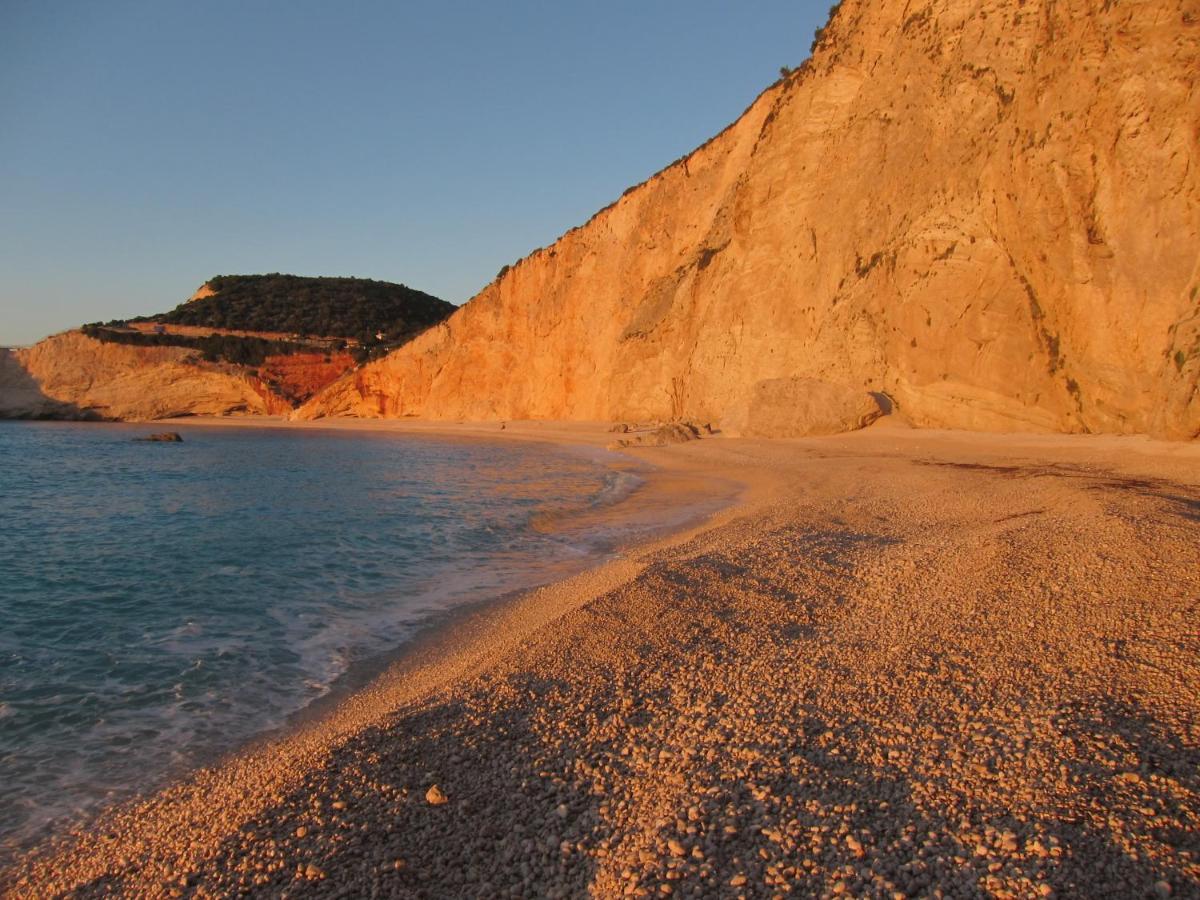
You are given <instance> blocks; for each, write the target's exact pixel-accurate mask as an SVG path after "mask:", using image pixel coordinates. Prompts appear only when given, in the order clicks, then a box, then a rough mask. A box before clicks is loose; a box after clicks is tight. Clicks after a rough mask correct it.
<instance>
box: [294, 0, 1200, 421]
mask: <svg viewBox="0 0 1200 900" xmlns="http://www.w3.org/2000/svg"><path fill="white" fill-rule="evenodd" d="M1198 30H1200V18H1198V17H1197V16H1196V15H1195V12H1194V4H1193V3H1191V2H1190V0H1187V2H1180V0H1147V2H1143V3H1138V4H1126V3H1104V4H1100V3H1061V2H1054V0H1027V2H1023V3H1019V4H1014V3H1005V2H996V0H977V2H965V0H932V2H924V3H919V4H906V3H896V2H887V0H874V2H865V0H844V2H842V3H841V4H840V6H839V7H838V9H837V11H836V13H835V14H834V15H833V17H832V19H831V20H830V22H829V24H828V25H827V27H826V28H825V29H823V31H822V32H821V35H820V37H819V40H818V42H817V44H816V46H815V51H814V53H813V56H812V58H811V59H810V60H809V61H808V62H807V63H805V64H804V65H803V66H801V67H800V69H798V70H796V71H794V72H791V73H790V74H788V75H787V76H786V77H785V78H783V79H782V80H781V81H780V82H778V83H777V84H775V85H773V86H772V87H770V88H768V89H767V90H766V91H765V92H764V93H763V94H762V95H761V96H759V98H758V99H757V100H756V101H755V102H754V103H753V104H752V105H751V106H750V107H749V108H748V109H747V110H746V112H745V113H744V114H743V115H742V117H741V118H740V119H739V120H738V121H737V122H735V123H734V124H733V125H731V126H730V127H729V128H728V129H726V130H725V131H724V132H722V133H721V134H719V135H718V136H716V137H715V138H714V139H712V140H711V141H709V142H708V143H707V144H706V145H704V146H703V147H701V148H700V149H698V150H696V151H695V152H694V153H692V154H690V155H689V156H687V157H686V158H684V159H681V160H679V161H678V162H677V163H675V164H673V165H671V166H669V167H668V168H666V169H665V170H663V171H662V172H661V173H659V174H658V175H656V176H654V177H653V178H651V179H650V180H648V181H647V182H645V183H644V184H642V185H640V186H638V187H636V188H634V189H631V190H629V191H627V192H626V193H625V195H624V196H622V197H621V198H620V199H619V200H617V201H616V202H615V203H614V204H613V205H612V206H610V207H608V208H606V209H604V210H602V211H601V212H599V213H597V214H596V215H595V216H594V217H593V218H592V219H591V220H590V221H589V222H588V223H587V224H585V225H583V226H581V227H579V228H576V229H574V230H572V231H570V232H568V233H567V234H566V235H564V236H563V237H562V238H560V239H559V240H558V241H557V242H555V243H554V244H553V245H552V246H550V247H547V248H545V249H542V250H538V251H536V252H534V253H532V254H531V255H530V256H528V257H526V258H525V259H524V260H522V261H520V262H518V263H516V264H514V265H512V266H511V267H508V268H507V269H506V270H505V271H504V272H503V273H502V275H501V276H500V277H499V278H498V279H497V280H496V281H495V282H494V283H493V284H491V285H489V286H488V287H487V288H485V289H484V290H483V291H482V292H481V293H480V294H479V295H478V296H476V297H475V298H474V299H473V300H471V301H470V302H469V303H467V304H466V305H465V306H463V307H462V308H461V309H460V310H459V311H458V312H456V313H455V314H454V315H453V316H452V317H451V318H450V319H449V320H447V322H446V325H445V327H441V328H438V329H436V330H435V331H432V332H428V333H426V334H425V335H422V336H421V337H419V338H417V339H416V340H415V341H413V342H412V343H410V344H408V345H407V346H405V347H403V348H401V349H400V350H399V351H397V352H395V353H393V354H391V355H390V356H389V357H387V358H386V359H383V360H381V361H379V362H377V363H374V364H371V365H368V366H366V367H364V368H362V369H359V370H357V371H355V372H353V373H351V374H350V375H348V376H346V377H345V378H343V379H342V380H341V381H339V382H338V383H335V384H334V385H332V386H331V387H329V388H328V389H326V391H324V392H323V393H322V394H320V395H318V396H317V398H315V399H314V400H313V401H311V402H310V403H309V404H308V405H307V406H306V407H304V408H303V409H302V410H301V415H305V416H313V417H316V416H324V415H363V416H376V415H387V416H400V415H417V416H424V417H429V418H447V419H449V418H468V419H497V418H500V419H508V418H568V419H591V420H614V419H649V418H659V419H669V418H677V417H684V418H689V419H692V420H698V421H712V422H714V423H725V422H727V421H735V422H739V423H742V424H743V426H745V425H747V424H748V425H749V428H748V430H749V431H750V432H751V433H777V434H787V433H799V432H803V430H804V426H805V423H804V422H788V421H783V422H778V421H776V420H777V419H778V418H779V417H782V418H783V419H785V420H786V419H787V417H788V416H789V415H791V414H792V413H791V412H790V411H794V410H795V409H797V408H805V407H806V406H809V407H811V406H814V405H816V404H815V402H809V401H807V400H805V398H804V396H803V395H804V394H805V392H806V391H808V390H809V387H810V386H812V387H813V391H814V392H815V394H816V395H817V396H818V397H833V398H841V397H847V398H849V399H847V401H846V406H847V409H851V408H853V406H854V404H856V403H857V402H859V401H860V400H861V399H862V398H863V395H864V394H865V393H866V392H868V391H870V392H875V393H876V394H879V395H881V398H882V399H883V400H884V403H885V405H892V406H894V408H895V410H896V412H897V413H899V414H900V415H902V416H904V417H905V418H907V420H908V421H910V422H912V423H913V424H916V425H919V426H930V427H955V428H975V429H991V430H1034V431H1062V432H1084V431H1096V432H1117V433H1135V432H1145V433H1151V434H1155V435H1162V436H1169V437H1180V438H1191V437H1195V436H1196V435H1197V434H1198V433H1200V394H1198V392H1197V381H1198V379H1200V299H1198V296H1197V294H1198V285H1200V269H1198V267H1197V256H1196V247H1197V245H1198V242H1200V152H1198V150H1197V145H1196V141H1195V135H1196V134H1197V133H1198V131H1200V103H1198V102H1197V90H1198V88H1197V79H1196V73H1197V72H1198V71H1200V40H1197V39H1196V38H1197V32H1198ZM855 392H857V394H855ZM882 395H886V396H885V397H884V396H882ZM839 402H840V401H839ZM747 410H749V413H747ZM760 413H761V415H760ZM756 418H757V419H760V420H762V421H755V420H756Z"/></svg>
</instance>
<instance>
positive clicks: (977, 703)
mask: <svg viewBox="0 0 1200 900" xmlns="http://www.w3.org/2000/svg"><path fill="white" fill-rule="evenodd" d="M247 424H254V423H247ZM263 424H264V427H271V426H272V423H269V422H268V423H263ZM276 424H277V427H338V428H370V429H373V430H388V429H396V430H407V431H421V430H424V431H428V432H429V433H438V434H458V435H461V436H462V437H463V438H464V439H469V438H471V437H473V436H475V437H478V436H483V435H486V436H488V437H489V439H495V438H497V437H500V436H502V437H503V438H504V439H511V440H537V441H546V442H551V443H560V444H564V445H574V446H579V445H584V446H591V447H603V446H605V445H606V444H607V443H608V442H609V441H611V440H612V438H613V435H611V434H608V433H607V431H606V430H605V429H604V428H603V427H601V426H593V425H558V424H550V423H547V424H539V423H508V424H507V425H506V427H505V428H504V429H503V430H501V429H500V428H499V426H498V425H496V424H489V425H461V426H455V425H447V424H442V423H427V424H422V423H371V422H366V423H362V422H318V423H313V425H312V426H309V425H303V426H300V425H293V424H284V423H276ZM155 427H159V426H158V425H156V426H155ZM628 452H629V454H630V456H631V457H633V458H635V459H637V460H639V461H640V463H641V464H644V465H648V466H650V467H652V474H651V476H650V477H649V485H648V487H647V491H648V492H650V493H648V494H646V495H645V496H644V498H643V502H652V503H653V504H654V505H656V506H661V505H670V504H671V503H683V502H685V501H686V502H688V503H694V501H695V498H696V497H697V496H698V495H700V494H703V493H704V491H703V490H702V489H700V488H698V485H704V484H707V485H710V486H712V487H711V493H712V495H713V496H720V497H722V498H725V500H726V505H725V506H724V508H722V509H721V510H720V511H718V512H715V513H713V514H711V515H710V516H708V517H707V518H705V519H703V520H700V521H697V520H696V519H695V517H694V516H692V517H688V516H681V517H680V519H679V522H678V524H677V526H676V529H675V530H674V531H673V532H672V533H670V534H665V535H664V534H661V533H660V534H655V535H654V536H652V537H649V538H647V539H644V540H642V541H641V542H639V543H636V544H634V545H631V546H627V547H624V548H623V550H622V552H621V553H620V554H619V555H617V556H616V557H615V558H613V559H610V560H609V561H607V562H605V563H603V564H602V565H599V566H598V567H594V568H592V569H589V570H588V571H585V572H583V573H581V574H579V575H576V576H574V577H572V578H569V579H567V580H565V581H561V582H558V583H555V584H552V585H548V586H546V587H542V588H539V589H536V590H534V591H531V592H528V593H525V594H522V595H520V596H517V597H514V598H509V599H506V600H504V601H503V602H498V603H490V604H484V605H481V606H479V607H477V608H473V609H471V610H469V611H468V612H465V613H463V614H462V615H460V616H456V617H454V618H453V620H451V621H448V622H446V623H445V624H444V625H443V626H442V627H440V628H438V629H437V630H435V631H433V632H430V633H429V634H427V635H425V636H424V637H423V638H422V639H421V640H419V641H417V642H416V643H415V644H414V645H413V646H412V648H411V649H410V650H409V651H408V652H406V653H405V654H403V655H402V656H401V657H400V658H399V659H398V660H397V662H396V663H395V664H394V665H393V666H392V667H391V668H390V669H388V670H387V671H386V672H385V673H383V674H382V675H381V676H380V677H379V678H377V679H376V680H375V681H373V682H372V683H371V684H369V685H368V686H366V687H364V688H363V689H361V690H359V691H357V692H356V693H353V694H351V695H350V696H348V697H346V698H344V699H343V700H342V701H341V702H340V703H339V704H337V705H336V706H334V707H333V708H331V709H328V710H324V711H322V713H321V714H320V715H314V716H313V717H311V719H310V720H309V721H306V722H304V723H302V724H299V725H298V726H297V727H296V728H295V729H293V730H292V731H290V732H289V733H287V734H285V735H277V736H273V737H269V738H267V739H264V740H263V741H261V742H259V743H258V744H256V745H254V746H252V747H250V748H249V749H247V750H246V751H244V752H242V753H239V754H237V755H235V756H234V757H232V758H230V759H229V760H227V761H225V762H224V763H222V764H221V765H219V766H215V767H213V768H210V769H205V770H201V771H199V772H197V773H195V774H194V775H193V776H191V777H190V778H188V779H185V780H184V781H182V782H180V783H178V784H176V785H174V786H172V787H170V788H168V789H166V790H164V791H162V792H160V793H158V794H155V795H153V796H151V797H148V798H146V799H145V800H143V801H140V802H138V803H137V804H134V805H131V806H127V807H124V808H117V809H114V810H112V811H111V812H110V813H108V814H106V815H105V816H103V817H102V818H101V819H100V820H99V821H98V822H97V823H96V824H95V826H94V827H92V828H90V829H88V830H87V831H86V832H85V833H81V834H77V835H63V836H62V837H61V838H60V839H59V840H58V841H56V842H54V843H53V844H52V845H48V846H46V847H43V848H41V849H40V850H38V851H36V852H35V853H34V854H32V855H30V856H28V857H26V858H25V859H24V860H22V861H20V862H19V863H18V865H17V866H16V867H14V868H13V869H12V870H10V871H9V872H7V873H4V874H3V875H0V885H2V886H3V889H4V891H5V892H6V894H7V895H9V896H17V897H45V896H54V895H58V894H71V895H74V896H99V895H111V894H120V895H126V896H139V897H157V896H229V895H236V894H239V893H250V894H261V895H286V896H353V897H363V896H399V897H406V896H411V897H529V896H543V897H575V896H585V895H589V894H590V895H594V896H601V897H611V896H675V895H681V896H705V897H708V896H729V897H736V896H745V897H771V896H783V895H787V894H789V893H794V894H797V895H801V896H808V895H815V896H824V895H839V894H844V895H847V896H881V897H898V896H904V897H907V896H976V895H991V896H1013V897H1027V896H1089V897H1103V896H1112V897H1127V896H1147V895H1148V896H1197V895H1200V774H1198V773H1200V628H1198V627H1197V622H1198V621H1200V446H1197V445H1196V444H1195V443H1188V444H1184V443H1174V444H1172V443H1157V442H1153V441H1149V440H1146V439H1143V438H1116V437H1104V436H1096V437H1093V436H1059V435H1054V436H1049V435H1048V436H1039V435H995V434H974V433H965V432H939V431H915V430H907V429H901V428H892V427H878V426H877V427H873V428H871V429H867V430H865V431H862V432H858V433H855V434H850V435H842V436H836V437H827V438H806V439H797V440H786V441H750V440H732V439H724V438H719V437H718V438H706V439H704V440H700V441H695V442H692V443H687V444H683V445H680V446H676V447H668V448H649V449H635V450H631V451H628ZM731 485H737V486H738V490H737V492H736V497H735V496H734V491H733V490H732V489H731V487H730V486H731ZM718 486H719V487H718ZM646 497H648V498H652V499H650V500H646V499H645V498H646ZM435 788H436V789H435Z"/></svg>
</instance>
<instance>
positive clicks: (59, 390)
mask: <svg viewBox="0 0 1200 900" xmlns="http://www.w3.org/2000/svg"><path fill="white" fill-rule="evenodd" d="M196 356H197V354H196V351H194V350H188V349H185V348H181V347H134V346H128V345H124V344H106V343H101V342H100V341H97V340H93V339H92V338H89V337H86V336H84V335H82V334H80V333H79V332H73V331H72V332H65V333H63V334H59V335H55V336H54V337H51V338H47V339H46V340H44V341H42V342H40V343H38V344H36V345H34V346H33V347H29V348H27V349H24V350H17V351H13V352H7V351H6V352H3V353H0V417H4V418H64V419H124V420H128V421H137V420H150V419H163V418H169V417H172V416H187V415H213V416H223V415H239V414H240V415H281V414H285V413H287V412H289V411H290V409H291V407H290V404H288V403H287V401H285V400H284V399H283V398H281V397H278V396H276V395H275V394H273V393H272V392H271V391H270V390H269V389H268V388H267V387H266V386H265V385H264V384H263V383H262V382H261V381H259V380H258V379H256V378H251V377H248V376H246V375H244V374H241V373H239V372H237V371H234V370H232V368H231V367H222V366H219V365H214V364H206V363H202V362H200V361H198V360H197V359H196Z"/></svg>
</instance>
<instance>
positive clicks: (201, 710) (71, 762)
mask: <svg viewBox="0 0 1200 900" xmlns="http://www.w3.org/2000/svg"><path fill="white" fill-rule="evenodd" d="M171 427H172V428H177V430H178V431H179V432H180V433H181V434H182V437H183V441H182V442H181V443H147V442H142V441H138V440H135V438H138V437H140V436H143V435H145V434H147V433H149V432H152V431H154V430H155V429H154V428H153V427H150V428H147V427H144V426H143V427H137V426H127V425H111V424H88V423H49V422H0V785H2V788H0V860H2V859H3V858H5V857H10V856H12V855H13V854H14V853H16V852H18V851H19V850H21V849H24V848H27V847H29V846H30V845H32V844H35V843H37V842H38V841H40V840H43V839H45V838H46V837H48V836H51V835H53V834H55V833H58V832H62V831H63V830H65V829H67V828H68V827H72V826H74V825H77V824H79V823H81V822H84V821H86V819H87V818H88V817H89V816H91V815H94V814H95V813H96V812H97V811H98V810H99V809H101V808H103V807H105V806H107V805H109V804H112V803H115V802H120V801H123V800H126V799H130V798H132V797H134V796H136V795H138V794H140V793H144V792H146V791H149V790H153V789H154V788H156V787H159V786H162V785H164V784H165V783H167V782H168V781H169V780H170V779H171V778H173V777H175V776H178V775H180V774H182V773H185V772H187V771H190V770H191V769H193V768H194V767H196V766H199V765H207V764H210V763H212V762H214V761H217V760H219V759H220V758H221V757H222V756H223V755H225V754H228V753H229V752H231V751H233V750H236V749H237V748H238V747H239V746H241V745H243V744H245V743H246V742H248V741H250V740H251V739H252V738H254V737H256V736H258V735H261V734H263V733H264V732H267V731H271V730H273V729H277V728H280V727H285V726H286V725H287V723H288V722H289V721H291V720H292V719H293V717H295V716H297V714H300V713H301V712H302V711H303V710H305V709H306V707H309V705H310V704H312V703H313V702H314V701H317V700H319V699H320V698H322V697H324V696H326V695H328V694H329V693H330V692H331V691H333V690H335V688H336V686H337V685H338V684H339V683H340V680H342V679H344V678H345V677H346V676H347V673H350V672H351V671H358V672H359V673H361V672H362V671H363V670H364V667H366V668H367V669H369V668H370V666H372V665H376V666H379V667H382V665H383V664H384V661H386V660H387V659H389V658H393V657H394V653H395V651H396V650H397V648H402V647H403V645H404V644H405V642H406V641H408V640H410V639H411V638H412V637H413V636H414V635H415V634H417V633H418V632H419V631H420V630H421V629H423V628H426V627H428V626H429V625H430V624H431V623H437V622H438V621H439V620H441V619H444V618H446V617H447V615H448V613H451V612H452V611H454V610H455V609H457V608H459V607H461V606H462V605H464V604H473V603H478V602H480V601H481V600H486V599H488V598H494V597H500V596H503V595H505V594H507V593H509V592H512V591H515V590H520V589H523V588H527V587H531V586H533V585H535V584H539V583H544V582H547V581H550V580H553V579H556V578H559V577H563V576H564V575H566V574H570V573H571V572H572V571H578V570H579V569H581V568H583V567H585V566H586V565H588V564H590V563H591V562H593V561H595V560H597V559H599V558H602V557H604V556H605V555H607V554H611V553H613V552H615V551H616V548H617V547H618V545H619V543H620V538H619V534H620V530H619V529H614V528H613V527H612V526H611V524H610V525H609V526H608V527H599V526H596V525H594V524H593V525H589V526H587V527H572V523H573V522H575V521H581V522H582V521H592V522H593V523H594V522H597V521H599V522H603V521H606V520H605V518H604V516H599V517H597V516H594V515H593V516H591V517H590V519H589V516H587V515H585V513H588V512H589V511H592V512H594V511H595V510H597V509H603V508H605V507H610V506H613V505H614V504H618V503H621V502H622V501H623V500H626V499H628V498H629V497H631V496H633V495H634V494H635V493H636V492H637V491H638V490H639V489H640V486H641V484H642V483H643V479H642V476H641V475H640V474H638V472H637V471H636V470H631V469H629V468H628V467H626V466H621V465H614V462H613V460H614V459H616V457H615V456H614V455H612V454H606V453H605V452H604V451H598V450H597V451H590V450H589V451H584V450H579V451H576V450H563V449H560V448H556V447H554V446H551V445H547V444H539V443H522V442H515V441H513V442H507V443H500V442H482V441H475V440H455V439H448V438H434V437H428V436H408V435H403V434H397V433H379V432H368V431H354V432H350V431H339V430H318V429H307V428H306V429H287V428H264V427H223V426H217V427H213V426H193V427H178V426H171ZM643 527H646V528H649V527H651V523H647V522H644V523H643ZM327 702H328V701H327Z"/></svg>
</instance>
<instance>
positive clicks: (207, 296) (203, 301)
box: [149, 272, 455, 343]
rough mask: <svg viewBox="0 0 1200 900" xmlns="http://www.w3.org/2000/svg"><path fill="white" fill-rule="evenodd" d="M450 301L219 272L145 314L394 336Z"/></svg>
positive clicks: (364, 337)
mask: <svg viewBox="0 0 1200 900" xmlns="http://www.w3.org/2000/svg"><path fill="white" fill-rule="evenodd" d="M454 309H455V307H454V305H453V304H450V303H447V302H446V301H445V300H439V299H438V298H437V297H433V296H431V295H429V294H426V293H424V292H423V291H418V290H416V289H414V288H410V287H407V286H406V285H403V284H393V283H391V282H388V281H373V280H371V279H369V278H324V277H318V278H309V277H303V276H299V275H281V274H279V273H277V272H276V273H272V274H269V275H218V276H216V277H215V278H210V279H209V280H208V281H207V282H206V283H205V285H204V287H203V288H202V289H201V290H200V291H197V292H196V294H195V295H194V296H193V298H192V299H190V300H188V301H187V302H185V303H181V304H180V305H179V306H177V307H175V309H173V310H171V311H170V312H168V313H163V314H162V315H158V316H151V317H149V320H150V321H155V322H162V323H165V324H172V325H189V326H203V327H209V328H218V329H237V330H239V331H255V332H271V333H285V334H293V335H300V336H306V337H308V336H315V337H340V338H355V339H357V340H359V341H360V342H361V343H372V342H374V341H375V335H376V334H377V333H382V334H383V335H384V337H383V340H385V341H388V342H399V341H402V340H404V339H405V338H408V337H412V336H413V335H415V334H418V333H420V332H421V331H424V330H425V329H426V328H428V327H430V326H431V325H436V324H437V323H438V322H441V321H442V320H443V319H445V318H446V317H447V316H449V315H450V314H451V313H452V312H454Z"/></svg>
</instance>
